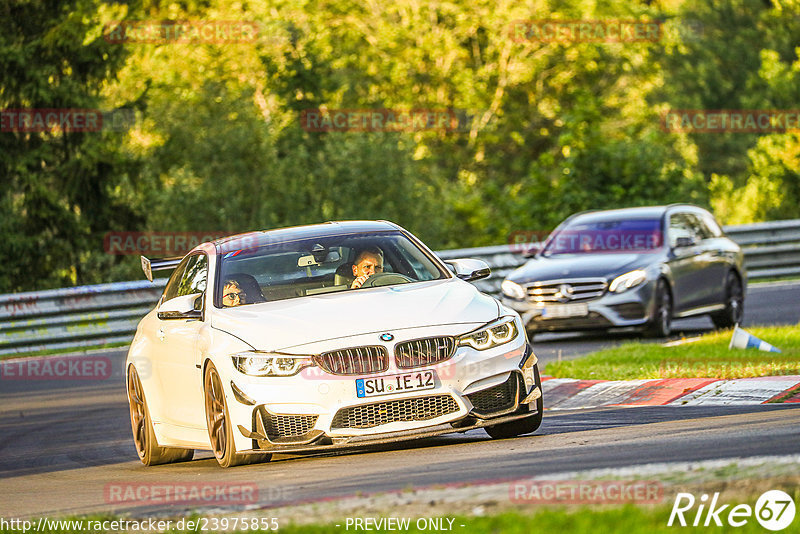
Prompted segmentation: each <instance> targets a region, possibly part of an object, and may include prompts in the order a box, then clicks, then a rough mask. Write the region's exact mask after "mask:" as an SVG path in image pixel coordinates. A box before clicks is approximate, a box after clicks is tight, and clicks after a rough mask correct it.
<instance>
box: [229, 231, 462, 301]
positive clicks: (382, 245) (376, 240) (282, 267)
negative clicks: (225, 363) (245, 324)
mask: <svg viewBox="0 0 800 534" xmlns="http://www.w3.org/2000/svg"><path fill="white" fill-rule="evenodd" d="M219 262H220V263H219V269H218V272H219V276H218V279H217V284H216V293H215V298H214V305H215V306H216V307H218V308H220V307H223V308H224V307H232V306H241V305H247V304H257V303H260V302H269V301H274V300H284V299H292V298H298V297H305V296H310V295H321V294H325V293H333V292H337V291H354V290H362V289H366V288H370V287H378V286H384V285H394V284H407V283H415V282H423V281H427V280H436V279H440V278H446V277H447V274H446V271H444V270H443V269H440V268H439V266H437V265H436V264H435V263H434V262H433V261H432V260H431V259H430V258H429V257H428V255H427V254H426V253H425V252H424V251H423V250H422V249H420V248H419V247H418V246H417V245H416V244H414V242H413V241H411V240H410V239H409V238H408V237H406V236H405V235H404V234H403V233H401V232H379V233H377V232H376V233H370V234H351V235H342V236H333V237H330V236H328V237H324V238H310V239H303V240H297V241H289V242H279V243H270V244H268V245H264V246H259V247H253V248H250V249H242V250H232V251H228V252H224V253H222V255H221V256H220V260H219ZM354 267H355V269H354ZM357 280H358V281H357ZM354 286H355V287H354Z"/></svg>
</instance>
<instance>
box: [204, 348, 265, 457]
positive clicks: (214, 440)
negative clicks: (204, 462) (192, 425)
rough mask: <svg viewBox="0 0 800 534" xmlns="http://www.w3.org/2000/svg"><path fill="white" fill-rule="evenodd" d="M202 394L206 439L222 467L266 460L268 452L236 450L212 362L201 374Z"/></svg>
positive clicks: (229, 421) (229, 419) (222, 394)
mask: <svg viewBox="0 0 800 534" xmlns="http://www.w3.org/2000/svg"><path fill="white" fill-rule="evenodd" d="M203 394H204V397H205V405H206V426H207V427H208V439H209V441H210V442H211V450H212V451H214V457H216V459H217V462H218V463H219V465H220V466H222V467H233V466H235V465H243V464H252V463H257V462H266V461H268V460H269V459H270V458H271V456H272V455H270V454H242V453H240V452H237V451H236V443H235V442H234V439H233V425H232V424H231V418H230V416H229V415H228V404H227V403H226V401H225V391H224V390H223V389H222V380H221V379H220V377H219V373H218V372H217V368H216V367H214V364H213V363H209V364H208V366H206V371H205V373H204V375H203Z"/></svg>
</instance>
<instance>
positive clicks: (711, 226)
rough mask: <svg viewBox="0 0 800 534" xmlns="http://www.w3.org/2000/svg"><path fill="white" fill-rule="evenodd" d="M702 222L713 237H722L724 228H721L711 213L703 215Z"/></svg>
mask: <svg viewBox="0 0 800 534" xmlns="http://www.w3.org/2000/svg"><path fill="white" fill-rule="evenodd" d="M700 220H702V221H703V224H704V225H705V227H706V229H707V230H708V233H709V234H710V235H711V237H722V235H723V233H722V228H720V227H719V224H717V221H716V219H714V217H713V216H712V215H711V214H710V213H703V214H702V215H701V217H700Z"/></svg>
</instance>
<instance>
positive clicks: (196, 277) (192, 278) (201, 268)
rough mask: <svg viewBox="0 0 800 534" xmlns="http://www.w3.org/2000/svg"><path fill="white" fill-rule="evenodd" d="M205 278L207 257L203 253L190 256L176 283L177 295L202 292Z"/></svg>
mask: <svg viewBox="0 0 800 534" xmlns="http://www.w3.org/2000/svg"><path fill="white" fill-rule="evenodd" d="M207 279H208V259H207V258H206V256H205V255H204V254H195V255H194V256H190V257H189V262H188V263H187V264H186V271H184V273H183V276H181V281H180V283H179V284H178V295H177V296H182V295H191V294H193V293H202V292H204V291H205V290H206V281H207Z"/></svg>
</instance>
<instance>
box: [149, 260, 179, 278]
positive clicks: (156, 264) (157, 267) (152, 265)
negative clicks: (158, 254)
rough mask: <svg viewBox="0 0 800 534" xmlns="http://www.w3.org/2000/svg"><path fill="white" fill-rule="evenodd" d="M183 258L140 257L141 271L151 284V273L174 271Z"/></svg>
mask: <svg viewBox="0 0 800 534" xmlns="http://www.w3.org/2000/svg"><path fill="white" fill-rule="evenodd" d="M182 259H183V257H177V258H153V259H152V260H151V259H150V258H147V257H145V256H142V270H143V271H144V275H145V276H146V277H147V279H148V280H150V281H151V282H152V281H153V271H165V270H167V269H174V268H175V267H177V266H178V264H179V263H180V262H181V260H182Z"/></svg>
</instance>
